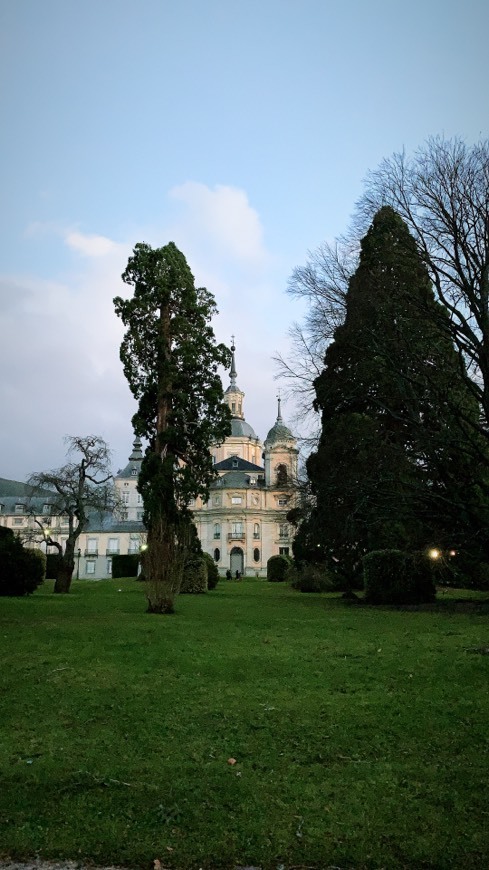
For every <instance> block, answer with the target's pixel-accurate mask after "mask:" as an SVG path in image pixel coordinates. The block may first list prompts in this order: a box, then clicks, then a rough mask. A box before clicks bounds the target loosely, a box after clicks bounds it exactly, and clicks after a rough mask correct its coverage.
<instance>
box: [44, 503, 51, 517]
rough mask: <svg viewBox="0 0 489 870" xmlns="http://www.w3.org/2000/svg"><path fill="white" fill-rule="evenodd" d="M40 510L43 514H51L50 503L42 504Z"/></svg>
mask: <svg viewBox="0 0 489 870" xmlns="http://www.w3.org/2000/svg"><path fill="white" fill-rule="evenodd" d="M42 512H43V514H47V515H48V516H51V505H50V504H43V506H42Z"/></svg>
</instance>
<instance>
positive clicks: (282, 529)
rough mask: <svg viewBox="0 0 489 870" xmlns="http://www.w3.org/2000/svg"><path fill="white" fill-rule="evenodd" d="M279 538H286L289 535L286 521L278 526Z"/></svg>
mask: <svg viewBox="0 0 489 870" xmlns="http://www.w3.org/2000/svg"><path fill="white" fill-rule="evenodd" d="M278 534H279V538H288V537H289V527H288V525H287V524H286V523H282V525H280V526H279V532H278Z"/></svg>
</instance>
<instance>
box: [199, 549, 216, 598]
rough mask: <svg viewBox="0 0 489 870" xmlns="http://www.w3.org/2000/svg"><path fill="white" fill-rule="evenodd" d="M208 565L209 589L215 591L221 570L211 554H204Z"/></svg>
mask: <svg viewBox="0 0 489 870" xmlns="http://www.w3.org/2000/svg"><path fill="white" fill-rule="evenodd" d="M202 556H203V557H204V559H205V563H206V565H207V588H208V589H215V588H216V586H217V584H218V581H219V569H218V567H217V565H216V563H215V562H214V559H213V558H212V556H210V555H209V553H202Z"/></svg>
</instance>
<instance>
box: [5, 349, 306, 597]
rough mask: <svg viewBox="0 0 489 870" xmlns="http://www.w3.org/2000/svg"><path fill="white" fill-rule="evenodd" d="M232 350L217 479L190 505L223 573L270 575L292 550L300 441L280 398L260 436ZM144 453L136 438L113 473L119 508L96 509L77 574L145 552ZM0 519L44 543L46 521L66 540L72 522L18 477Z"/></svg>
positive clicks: (105, 572)
mask: <svg viewBox="0 0 489 870" xmlns="http://www.w3.org/2000/svg"><path fill="white" fill-rule="evenodd" d="M231 350H232V364H231V371H230V384H229V386H228V388H227V389H226V391H225V394H224V400H225V402H226V403H227V405H228V406H229V409H230V411H231V434H230V435H229V436H228V438H226V440H225V441H224V443H223V444H219V445H215V447H213V448H212V450H211V454H212V458H213V463H214V468H215V471H216V479H215V481H214V482H213V483H212V484H211V488H210V495H209V499H208V500H207V501H206V502H203V501H202V499H196V500H195V502H193V503H191V504H190V505H189V507H190V510H191V511H192V513H193V518H194V522H195V525H196V527H197V532H198V535H199V538H200V541H201V544H202V548H203V550H204V551H205V552H207V553H209V554H210V555H211V556H212V558H213V559H214V561H215V563H216V565H217V566H218V569H219V573H220V574H221V575H222V576H225V575H226V573H227V572H228V571H231V573H232V575H233V577H234V576H235V575H236V572H239V574H241V575H243V576H250V577H255V576H256V577H266V573H267V562H268V559H269V558H270V557H271V556H275V555H278V554H280V553H283V554H289V553H290V554H291V552H292V540H293V531H294V530H293V527H292V526H290V525H289V523H288V522H287V513H288V511H289V510H290V509H291V508H292V507H294V504H295V482H296V479H297V461H298V450H297V441H296V439H295V438H294V436H293V435H292V433H291V431H290V429H289V428H288V427H287V426H286V425H285V423H284V421H283V419H282V415H281V407H280V406H281V401H280V398H279V399H278V411H277V418H276V420H275V423H274V425H273V426H272V428H271V429H270V431H269V432H268V435H267V436H266V438H265V441H264V442H262V441H261V440H260V438H259V437H258V435H256V433H255V431H254V430H253V428H252V426H250V424H249V423H248V422H247V421H246V419H245V415H244V398H245V394H244V392H243V391H242V390H240V388H239V387H238V385H237V372H236V362H235V347H234V343H233V345H232V348H231ZM142 459H143V452H142V445H141V441H140V440H139V438H136V439H135V441H134V444H133V450H132V452H131V455H130V456H129V461H128V463H127V465H126V466H125V467H124V468H123V469H121V470H119V471H118V472H117V474H116V475H115V478H114V483H115V487H116V489H117V490H118V493H119V495H120V503H121V506H122V507H121V512H120V513H119V515H118V516H114V515H113V514H106V515H104V516H100V515H98V514H93V515H91V516H90V519H89V526H88V528H87V530H86V531H85V532H83V534H82V535H81V536H80V538H79V539H78V551H77V554H76V559H77V563H76V576H77V577H80V579H82V578H86V579H93V580H95V579H102V578H106V577H110V576H111V573H112V558H113V556H114V555H117V554H119V553H121V554H126V553H139V552H140V549H141V546H142V545H144V543H145V540H146V532H145V529H144V526H143V522H142V517H143V504H142V499H141V495H140V494H139V493H138V491H137V483H138V477H139V472H140V469H141V462H142ZM33 514H35V515H36V516H34V515H33ZM35 519H37V520H38V521H39V522H38V523H37V524H36V523H35ZM0 525H3V526H7V527H9V528H12V530H13V531H14V532H16V533H17V534H19V535H20V536H21V537H22V538H23V540H24V541H25V542H26V544H27V545H30V546H41V547H42V548H43V549H44V547H43V542H42V539H41V542H40V543H39V535H38V532H39V528H40V527H41V526H43V527H45V528H46V530H47V531H48V532H49V536H50V537H51V538H52V539H54V540H57V541H59V542H60V543H61V544H63V543H64V541H65V540H66V528H65V527H66V520H65V518H63V517H56V516H53V514H52V512H51V508H50V497H49V493H47V492H46V493H45V494H44V495H41V496H39V497H36V498H34V499H32V498H30V497H29V493H28V489H27V487H26V485H25V484H22V483H19V482H17V481H10V480H4V479H0ZM34 533H36V534H34ZM36 540H37V542H36ZM46 551H47V545H46Z"/></svg>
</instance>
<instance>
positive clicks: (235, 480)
mask: <svg viewBox="0 0 489 870" xmlns="http://www.w3.org/2000/svg"><path fill="white" fill-rule="evenodd" d="M248 464H251V463H248ZM255 467H258V466H255ZM259 471H261V473H262V474H263V478H262V479H261V480H260V479H259V478H258V476H257V474H253V475H250V472H249V471H228V472H227V474H223V475H222V476H221V477H218V479H217V480H215V481H214V482H213V483H211V489H260V487H263V486H265V475H264V470H263V468H260V469H259ZM250 476H251V477H254V478H255V480H256V483H250Z"/></svg>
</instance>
